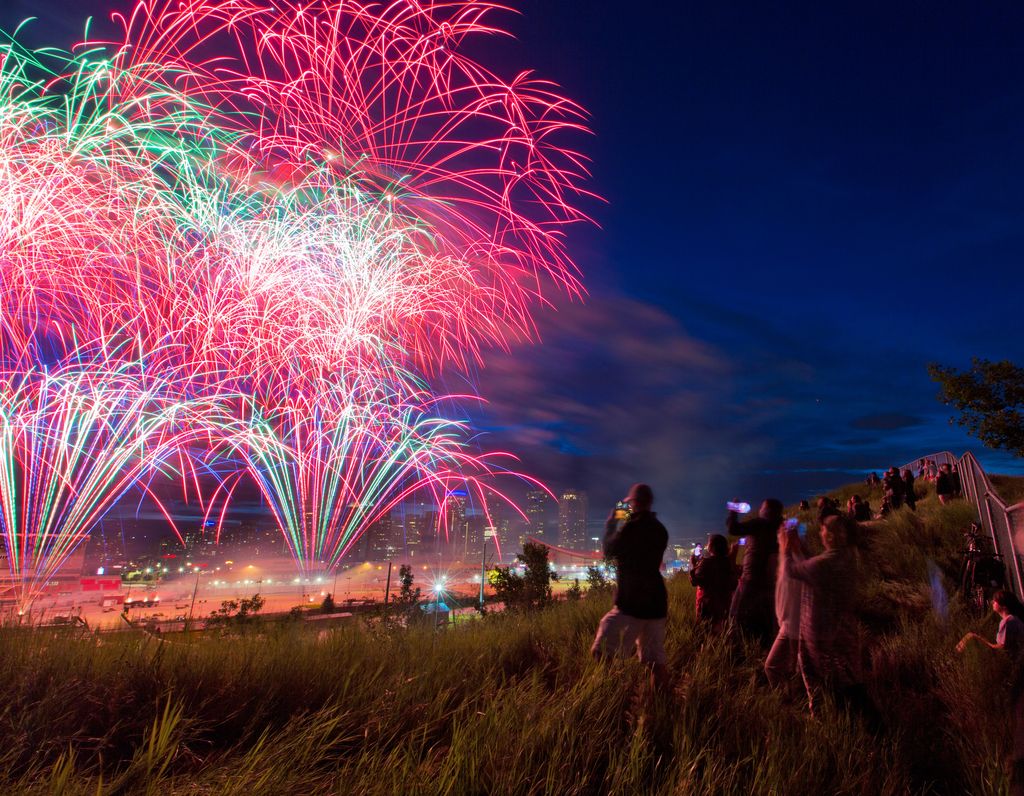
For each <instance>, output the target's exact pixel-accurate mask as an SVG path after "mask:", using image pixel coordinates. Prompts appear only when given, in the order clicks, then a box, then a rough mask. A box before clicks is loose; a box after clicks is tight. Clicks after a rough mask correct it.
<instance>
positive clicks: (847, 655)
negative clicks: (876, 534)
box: [782, 515, 869, 713]
mask: <svg viewBox="0 0 1024 796" xmlns="http://www.w3.org/2000/svg"><path fill="white" fill-rule="evenodd" d="M849 527H850V521H849V520H848V519H846V518H845V517H840V516H838V515H834V516H831V517H827V518H826V519H825V521H824V522H823V523H822V525H821V542H822V545H823V546H824V548H825V552H823V553H822V554H821V555H817V556H814V557H813V558H808V559H806V560H804V561H800V560H799V558H798V556H799V552H800V551H799V548H798V547H797V546H796V545H794V544H792V543H791V541H790V540H789V537H788V536H784V537H783V542H782V554H783V556H785V557H786V559H787V561H786V566H787V568H788V572H789V575H790V576H791V577H792V578H794V579H795V580H798V581H800V582H802V583H803V594H802V597H801V604H800V642H799V645H798V653H797V661H798V665H799V667H800V675H801V676H802V677H803V681H804V687H805V688H806V689H807V701H808V704H809V706H810V708H811V713H814V711H815V705H816V703H817V701H818V700H819V698H820V696H821V693H822V692H823V691H827V692H830V693H832V694H833V695H834V696H835V697H837V698H838V699H840V700H841V701H843V702H848V703H851V704H854V706H856V707H861V708H867V707H869V706H868V701H867V696H866V694H864V693H863V685H862V683H861V678H860V654H859V650H858V647H857V628H856V617H855V616H854V613H853V609H854V599H855V594H856V582H857V580H856V579H857V553H856V551H855V550H854V549H853V548H852V547H851V546H850V545H849V544H848V538H849V532H848V530H849Z"/></svg>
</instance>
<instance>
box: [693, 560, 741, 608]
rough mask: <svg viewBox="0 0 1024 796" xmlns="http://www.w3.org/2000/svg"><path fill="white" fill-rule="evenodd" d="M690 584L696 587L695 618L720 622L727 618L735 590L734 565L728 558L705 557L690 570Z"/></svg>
mask: <svg viewBox="0 0 1024 796" xmlns="http://www.w3.org/2000/svg"><path fill="white" fill-rule="evenodd" d="M690 583H692V584H693V585H694V586H696V587H698V589H699V591H698V592H697V618H698V619H704V620H707V621H710V622H720V621H722V620H724V619H726V618H727V617H728V616H729V605H730V604H731V603H732V593H733V592H734V591H735V590H736V565H735V564H733V563H732V559H731V558H729V556H707V557H706V558H702V559H700V561H698V562H697V565H696V566H695V567H694V568H693V569H691V570H690Z"/></svg>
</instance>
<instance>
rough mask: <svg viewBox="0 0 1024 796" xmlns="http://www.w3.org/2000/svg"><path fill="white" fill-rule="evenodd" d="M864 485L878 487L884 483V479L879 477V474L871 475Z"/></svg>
mask: <svg viewBox="0 0 1024 796" xmlns="http://www.w3.org/2000/svg"><path fill="white" fill-rule="evenodd" d="M864 483H865V484H867V485H868V486H878V485H879V484H880V483H882V479H881V478H879V477H878V473H874V472H873V473H871V475H869V476H868V477H867V478H866V479H865V480H864Z"/></svg>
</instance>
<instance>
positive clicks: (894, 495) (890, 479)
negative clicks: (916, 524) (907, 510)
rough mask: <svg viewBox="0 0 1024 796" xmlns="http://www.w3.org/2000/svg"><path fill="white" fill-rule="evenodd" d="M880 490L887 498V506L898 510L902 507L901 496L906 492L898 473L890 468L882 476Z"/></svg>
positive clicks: (893, 468)
mask: <svg viewBox="0 0 1024 796" xmlns="http://www.w3.org/2000/svg"><path fill="white" fill-rule="evenodd" d="M882 490H883V492H884V493H885V495H886V497H888V498H889V506H890V507H891V508H893V509H898V508H899V507H900V506H902V505H903V496H904V493H905V491H906V489H905V485H904V483H903V479H902V478H900V471H899V470H897V469H896V468H895V467H890V468H889V469H888V470H886V472H885V475H884V476H882Z"/></svg>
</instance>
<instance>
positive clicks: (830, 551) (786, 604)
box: [689, 459, 1024, 714]
mask: <svg viewBox="0 0 1024 796" xmlns="http://www.w3.org/2000/svg"><path fill="white" fill-rule="evenodd" d="M921 482H924V483H934V484H935V488H936V493H937V494H938V496H939V499H940V500H941V501H942V502H943V503H945V502H948V501H949V500H952V499H954V498H955V497H958V496H959V489H960V486H959V478H958V477H957V476H956V473H955V470H954V469H953V468H951V467H950V466H949V465H948V464H943V465H942V466H936V465H935V462H933V461H931V460H926V459H922V460H921V461H920V462H919V464H918V467H917V473H916V474H915V472H914V468H912V467H906V468H904V469H902V470H900V468H897V467H890V468H889V469H888V470H886V471H885V473H884V474H883V475H882V476H881V477H879V476H878V474H877V473H871V474H870V475H869V476H868V478H867V485H868V487H869V488H870V489H871V490H872V491H875V492H876V495H877V491H878V487H880V488H881V504H880V507H879V510H878V511H877V512H875V511H873V510H872V508H871V504H870V503H869V501H868V499H867V497H862V496H861V495H860V494H855V495H853V496H851V497H850V498H849V500H848V501H847V502H846V505H845V506H841V505H840V504H839V503H838V502H837V501H836V500H835V499H833V498H831V497H827V496H826V497H821V498H819V499H818V500H817V501H816V502H815V504H814V506H813V507H812V506H811V504H810V502H809V501H806V500H803V501H801V502H800V505H799V508H798V512H797V516H796V517H792V518H790V519H788V520H787V519H786V517H785V513H784V509H783V506H782V503H781V502H780V501H778V500H775V499H771V498H770V499H767V500H765V501H764V502H763V503H762V504H761V506H760V509H759V511H758V513H757V515H756V516H754V517H752V518H749V519H744V518H742V517H741V516H740V515H739V514H737V513H736V512H735V511H730V512H729V513H728V515H727V518H726V531H727V533H728V535H729V536H730V537H731V538H732V539H733V543H732V544H731V545H730V543H729V540H728V539H727V537H726V536H724V535H722V534H712V535H711V536H709V537H708V543H707V545H706V546H705V547H704V549H703V552H702V553H701V554H700V555H695V556H694V557H693V558H692V559H691V561H690V570H689V578H690V582H691V583H692V584H693V585H694V586H695V587H696V601H697V604H696V616H697V621H698V623H699V624H700V625H702V626H703V627H704V628H705V629H706V632H708V633H709V634H716V635H717V634H724V635H729V636H730V637H733V638H736V639H740V638H742V639H745V640H746V641H748V642H753V643H754V644H755V646H756V647H759V648H760V649H761V650H762V652H763V653H766V657H765V660H764V676H765V679H766V680H767V682H768V683H769V684H770V685H771V686H773V687H777V688H781V689H785V690H787V691H791V690H792V689H793V688H794V686H795V683H796V682H797V681H799V682H801V683H802V690H803V692H805V693H806V696H807V700H808V703H809V705H810V707H811V710H812V712H813V711H814V709H815V703H816V701H817V700H819V699H820V697H821V694H822V693H825V692H828V693H830V694H831V696H832V698H833V699H835V700H836V701H838V702H840V703H842V704H846V705H848V706H850V707H852V708H855V709H858V710H861V711H863V712H865V713H866V714H872V713H873V712H874V711H873V707H872V706H871V704H870V700H869V699H868V697H867V691H866V689H865V688H864V685H863V672H862V667H861V665H860V664H861V660H862V651H861V650H860V649H859V647H858V633H857V630H856V628H857V621H856V615H855V608H856V606H857V602H858V600H857V584H858V569H859V567H860V557H861V547H862V546H863V545H864V544H865V543H866V540H867V537H868V535H869V533H868V532H867V529H868V528H870V524H871V523H872V522H873V521H874V520H877V519H881V518H884V517H886V516H887V515H889V514H891V513H892V512H894V511H898V510H900V509H902V508H904V507H906V509H909V510H911V511H914V510H916V508H917V501H918V499H919V495H918V489H919V483H921ZM800 519H806V520H807V521H808V522H810V521H812V520H813V523H814V527H815V528H816V529H817V530H816V533H814V535H815V536H817V537H818V539H819V543H817V544H812V543H811V542H810V538H811V536H812V533H811V532H810V531H808V529H807V526H806V525H805V524H804V523H802V522H800ZM812 549H814V550H818V551H820V552H817V554H816V555H814V554H812V552H811V551H812ZM741 550H742V551H744V552H743V556H742V560H741V561H740V564H739V565H737V563H736V562H737V559H738V557H739V552H740V551H741ZM1021 630H1022V631H1024V624H1022V626H1021ZM1008 632H1009V633H1010V634H1011V637H1012V638H1016V636H1014V635H1013V633H1014V632H1015V631H1014V628H1011V629H1010V630H1009V631H1008ZM1014 643H1015V642H1014ZM1022 646H1024V632H1022Z"/></svg>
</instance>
